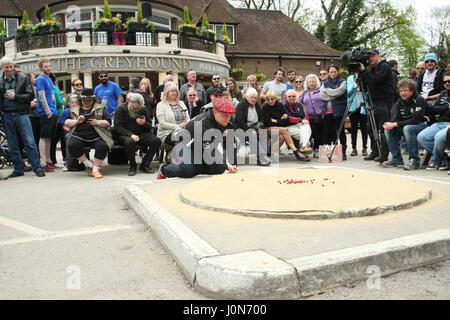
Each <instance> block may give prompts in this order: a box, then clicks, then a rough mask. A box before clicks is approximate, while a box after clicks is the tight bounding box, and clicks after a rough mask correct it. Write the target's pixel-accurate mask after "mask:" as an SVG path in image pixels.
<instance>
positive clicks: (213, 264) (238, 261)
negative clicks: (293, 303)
mask: <svg viewBox="0 0 450 320" xmlns="http://www.w3.org/2000/svg"><path fill="white" fill-rule="evenodd" d="M195 289H197V290H198V291H199V292H201V293H203V294H205V295H207V296H209V297H212V298H217V299H298V298H300V287H299V281H298V278H297V272H296V271H295V269H294V267H292V266H291V265H289V264H288V263H286V262H284V261H282V260H280V259H278V258H275V257H274V256H271V255H270V254H268V253H266V252H264V251H262V250H257V251H247V252H241V253H237V254H229V255H224V256H217V257H210V258H205V259H202V260H200V261H199V264H198V268H197V273H196V281H195Z"/></svg>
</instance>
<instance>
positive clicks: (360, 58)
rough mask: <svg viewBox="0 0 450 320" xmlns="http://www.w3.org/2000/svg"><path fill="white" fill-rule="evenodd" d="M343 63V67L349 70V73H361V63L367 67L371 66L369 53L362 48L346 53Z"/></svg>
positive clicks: (343, 56) (343, 55) (342, 57)
mask: <svg viewBox="0 0 450 320" xmlns="http://www.w3.org/2000/svg"><path fill="white" fill-rule="evenodd" d="M341 61H342V64H343V66H344V67H347V68H348V72H349V73H355V72H359V71H360V66H359V64H360V63H362V64H363V65H364V66H365V67H367V66H368V65H369V52H368V51H364V50H361V49H360V48H357V49H355V50H353V51H346V52H344V53H343V54H342V56H341Z"/></svg>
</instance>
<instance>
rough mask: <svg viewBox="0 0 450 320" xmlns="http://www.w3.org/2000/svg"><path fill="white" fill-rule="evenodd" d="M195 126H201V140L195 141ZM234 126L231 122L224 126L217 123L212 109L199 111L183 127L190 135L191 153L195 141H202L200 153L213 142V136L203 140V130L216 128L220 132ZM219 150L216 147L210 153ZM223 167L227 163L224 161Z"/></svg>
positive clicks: (215, 152)
mask: <svg viewBox="0 0 450 320" xmlns="http://www.w3.org/2000/svg"><path fill="white" fill-rule="evenodd" d="M196 126H200V127H201V137H202V140H201V141H197V140H194V139H195V137H196V136H195V127H196ZM233 128H234V124H233V123H228V125H227V126H226V127H225V128H224V127H222V126H221V125H219V124H218V123H217V122H216V119H215V118H214V111H213V109H211V110H209V111H207V112H205V113H201V114H199V115H198V116H197V117H196V118H195V119H193V120H191V121H189V122H188V124H187V125H186V127H185V129H186V130H187V131H188V132H189V134H190V136H191V142H192V143H191V145H190V147H191V149H192V151H193V153H192V154H194V151H195V144H196V143H202V145H201V149H202V155H203V153H204V152H205V150H206V149H208V148H210V147H211V146H210V144H211V143H213V142H215V137H214V136H213V137H211V139H210V140H205V139H204V137H205V132H206V131H208V130H210V129H217V130H219V131H220V132H222V133H223V132H224V131H225V130H229V129H233ZM218 152H219V151H218V149H216V150H214V151H213V152H212V153H211V154H213V155H215V154H217V153H218ZM218 157H220V158H223V155H220V154H219V155H218ZM202 159H203V160H204V158H203V157H202ZM216 165H221V164H216ZM222 165H223V167H224V170H226V169H227V168H228V165H227V164H226V161H224V163H223V164H222Z"/></svg>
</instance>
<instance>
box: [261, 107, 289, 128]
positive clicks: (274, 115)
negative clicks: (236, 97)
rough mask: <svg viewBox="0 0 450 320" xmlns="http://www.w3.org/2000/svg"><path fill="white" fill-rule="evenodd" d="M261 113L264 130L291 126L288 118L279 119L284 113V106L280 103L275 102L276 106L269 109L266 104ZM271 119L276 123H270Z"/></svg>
mask: <svg viewBox="0 0 450 320" xmlns="http://www.w3.org/2000/svg"><path fill="white" fill-rule="evenodd" d="M262 113H263V122H264V126H265V127H266V128H269V127H288V126H290V125H291V123H290V122H289V117H287V118H285V119H281V117H282V116H283V115H285V114H287V113H286V110H285V109H284V106H283V105H282V104H281V103H280V102H278V101H277V102H276V104H275V105H274V106H273V107H271V106H269V104H268V103H265V104H264V105H263V107H262ZM272 119H274V120H277V121H278V122H272Z"/></svg>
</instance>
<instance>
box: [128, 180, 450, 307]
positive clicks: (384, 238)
mask: <svg viewBox="0 0 450 320" xmlns="http://www.w3.org/2000/svg"><path fill="white" fill-rule="evenodd" d="M392 177H394V176H392ZM196 179H198V180H200V179H205V178H204V177H198V178H196ZM422 180H427V179H422ZM191 181H192V180H181V179H169V180H166V181H160V182H158V183H156V184H154V185H142V186H139V187H137V189H134V190H132V192H130V194H135V195H136V194H139V196H137V197H128V201H129V202H130V201H133V200H132V199H133V198H139V199H146V200H145V201H147V202H148V203H147V204H146V205H145V206H143V208H144V211H145V210H148V208H149V207H150V208H152V209H151V210H154V208H156V207H157V208H158V210H154V212H157V214H154V215H153V218H152V224H153V226H151V227H152V229H153V230H154V231H155V233H156V234H157V235H158V236H159V237H160V239H161V241H162V242H163V244H164V245H165V246H166V247H167V248H168V250H169V252H170V253H171V254H172V255H173V256H174V257H175V259H176V260H177V262H178V263H179V265H180V267H181V269H182V270H183V272H184V273H185V274H186V277H187V278H188V280H189V282H190V283H193V285H194V287H195V288H196V289H197V290H199V291H200V292H202V293H204V294H205V295H207V296H209V297H213V298H221V299H265V298H272V299H274V298H282V299H290V298H294V299H295V298H298V297H299V296H300V295H302V296H307V295H309V294H311V293H313V292H316V291H318V290H322V289H324V288H331V287H335V286H339V285H341V284H343V283H348V282H354V281H359V280H363V279H366V278H367V277H368V275H367V268H368V266H378V267H379V269H380V270H381V271H380V275H381V276H384V275H388V274H390V273H393V272H397V271H399V270H405V269H408V268H412V267H417V266H420V265H425V264H429V263H435V262H437V261H441V260H445V259H448V258H449V256H450V255H449V250H450V249H449V248H450V242H449V234H450V231H449V230H450V218H449V216H448V207H449V204H450V199H449V198H448V194H449V193H448V192H449V191H450V184H449V183H448V182H446V181H434V180H433V179H428V181H424V182H425V183H426V185H427V186H428V187H429V188H430V189H431V190H432V193H433V200H432V201H430V202H428V203H426V204H423V205H421V206H419V207H417V208H414V209H407V210H403V211H399V212H396V213H388V214H385V215H381V216H373V217H362V218H350V219H340V220H328V221H305V220H288V219H286V220H281V219H280V220H273V219H261V218H254V217H243V216H236V215H231V214H227V213H223V212H213V211H207V210H201V209H199V208H194V207H191V206H189V205H186V204H183V203H181V201H180V200H179V197H178V193H179V190H180V189H181V188H182V187H183V186H184V185H186V184H187V183H189V182H191ZM139 189H141V190H139ZM197 191H198V192H204V193H208V192H213V191H211V190H197ZM144 192H145V193H147V195H144V194H143V193H144ZM214 192H215V191H214ZM145 208H147V209H145ZM161 209H162V210H161ZM160 211H161V212H163V213H162V214H161V215H160V216H161V217H162V220H161V223H159V222H158V219H159V218H158V216H159V212H160ZM172 225H174V226H175V228H172ZM442 228H448V229H446V230H443V231H439V232H434V231H436V230H438V229H442ZM429 232H432V233H429ZM419 233H427V234H421V235H417V234H419ZM186 235H187V236H186ZM405 237H406V238H405ZM398 238H400V239H398ZM230 239H235V240H236V241H230ZM197 245H200V246H206V247H208V246H209V249H208V250H207V254H211V256H210V257H206V256H205V257H202V255H204V252H203V251H202V249H199V248H198V247H197ZM211 248H212V249H211ZM193 252H201V253H200V254H193ZM297 272H298V274H297ZM262 279H264V280H262ZM263 283H266V285H265V287H264V286H262V284H263Z"/></svg>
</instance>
